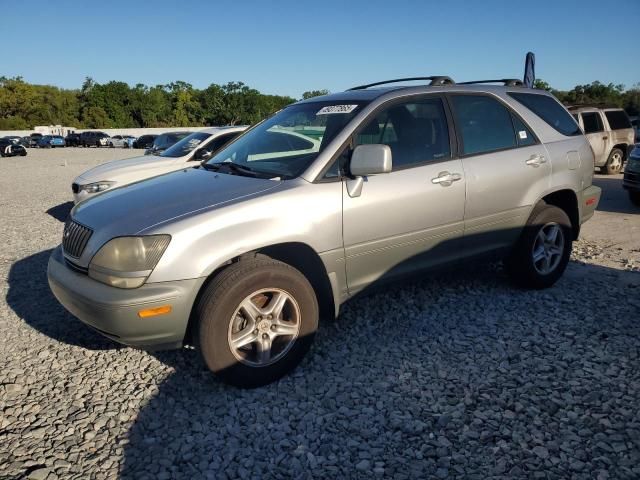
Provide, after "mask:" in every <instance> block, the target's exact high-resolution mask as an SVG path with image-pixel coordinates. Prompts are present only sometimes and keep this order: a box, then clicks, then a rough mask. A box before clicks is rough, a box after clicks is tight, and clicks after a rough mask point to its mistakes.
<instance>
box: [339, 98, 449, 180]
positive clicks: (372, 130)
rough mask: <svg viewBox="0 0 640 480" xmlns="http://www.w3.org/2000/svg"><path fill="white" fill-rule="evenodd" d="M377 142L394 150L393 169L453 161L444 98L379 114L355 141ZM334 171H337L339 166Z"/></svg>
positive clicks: (403, 105)
mask: <svg viewBox="0 0 640 480" xmlns="http://www.w3.org/2000/svg"><path fill="white" fill-rule="evenodd" d="M376 143H381V144H385V145H388V146H389V148H391V156H392V159H393V169H394V170H398V169H401V168H407V167H411V166H414V165H418V164H421V163H424V162H428V161H431V160H442V159H446V158H450V157H451V150H450V148H449V130H448V126H447V119H446V115H445V112H444V106H443V104H442V99H440V98H430V99H425V100H416V101H412V102H408V103H401V104H395V105H393V106H391V107H388V108H386V109H384V110H382V111H380V112H379V113H378V114H377V115H376V116H375V118H373V119H372V120H371V121H370V122H369V123H368V124H367V125H366V126H365V127H364V129H362V130H361V131H360V132H359V133H358V136H357V138H356V141H355V144H356V145H366V144H376ZM332 169H334V170H335V171H337V169H338V167H337V165H334V166H332ZM334 173H335V172H334Z"/></svg>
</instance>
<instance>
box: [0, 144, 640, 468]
mask: <svg viewBox="0 0 640 480" xmlns="http://www.w3.org/2000/svg"><path fill="white" fill-rule="evenodd" d="M136 153H137V152H131V151H126V150H107V149H104V150H96V149H91V150H86V149H66V150H54V151H40V150H35V151H34V150H30V151H29V156H28V157H27V158H15V159H7V158H3V159H1V160H0V208H1V216H0V218H1V220H2V222H1V225H2V228H1V229H0V276H1V278H2V279H3V281H2V284H1V288H2V295H1V297H2V300H0V330H1V331H2V335H1V336H0V478H3V479H13V478H32V479H45V478H48V479H52V478H79V479H80V478H83V479H84V478H95V479H101V478H104V479H106V478H116V477H119V476H122V477H124V478H136V479H145V478H149V479H151V478H154V479H170V478H189V479H191V478H216V479H217V478H242V479H246V478H257V479H261V478H287V479H288V478H394V479H408V478H464V479H474V478H477V479H483V480H484V479H488V478H509V479H512V478H534V479H537V478H540V479H547V478H559V479H573V478H576V479H577V478H581V479H582V478H585V479H598V480H605V479H625V478H628V479H631V478H639V477H640V326H639V324H638V322H639V320H640V295H639V294H640V273H639V267H640V236H639V235H638V233H637V232H638V231H639V230H638V229H639V228H640V211H633V210H630V209H629V208H630V207H629V205H627V204H626V203H624V198H623V197H621V200H620V202H618V203H616V201H615V200H614V201H611V202H608V201H607V202H608V203H607V204H606V208H605V210H606V211H603V212H596V216H595V217H594V219H593V220H592V221H591V222H590V224H588V228H585V231H584V239H583V240H581V241H579V242H578V243H576V244H575V252H574V256H573V260H572V262H571V264H570V266H569V269H568V271H567V273H566V275H565V276H564V277H563V279H561V281H560V282H559V283H558V284H557V285H556V286H555V287H554V288H552V289H550V290H546V291H541V292H531V291H522V290H517V289H514V288H513V287H511V286H510V284H509V283H508V282H507V280H506V277H505V275H504V273H503V272H502V270H501V268H500V267H499V266H498V265H487V266H483V267H482V268H476V269H473V271H470V272H464V273H461V272H452V273H449V274H446V275H444V276H441V277H439V278H438V279H437V280H436V279H425V280H423V281H421V282H414V283H407V284H404V285H400V286H397V287H394V288H391V289H388V290H387V291H386V292H384V293H378V294H374V295H371V296H368V297H363V298H360V299H357V300H354V301H352V302H351V303H349V304H347V305H345V306H344V307H343V310H342V314H341V316H340V318H339V320H338V321H337V322H330V321H329V322H325V323H324V324H322V325H321V329H320V332H319V334H318V337H317V341H316V344H315V346H314V348H313V349H312V351H311V353H310V354H309V355H308V357H307V358H306V360H305V361H304V362H303V363H302V365H301V366H300V367H299V368H298V369H297V370H296V371H295V372H294V373H293V374H292V375H290V376H289V377H287V378H285V379H283V380H281V381H280V382H278V383H276V384H273V385H270V386H267V387H265V388H261V389H256V390H250V391H242V390H237V389H234V388H231V387H227V386H225V385H223V384H221V383H220V382H219V381H217V380H216V379H215V378H214V377H213V376H212V375H210V374H209V373H208V371H207V370H206V369H205V368H204V366H203V364H202V362H201V361H200V359H199V356H198V353H197V352H196V351H194V350H190V349H184V350H182V351H174V352H162V353H153V354H152V353H146V352H142V351H137V350H133V349H130V348H123V347H119V346H117V345H115V344H114V343H112V342H110V341H109V340H106V339H104V338H102V337H101V336H99V335H98V334H96V333H93V332H92V331H91V330H89V329H88V328H86V327H84V326H83V325H82V324H81V323H79V321H77V320H75V319H74V318H73V317H72V316H70V315H69V314H67V313H66V312H65V311H64V310H63V309H62V307H61V306H59V305H58V304H57V302H56V301H55V300H54V298H53V297H52V295H51V294H50V293H49V288H48V286H47V283H46V262H47V258H48V255H49V252H50V249H51V248H53V247H54V246H55V245H56V244H57V243H58V242H59V239H60V236H61V232H62V226H63V224H62V222H61V219H63V218H64V216H65V215H66V212H68V209H69V208H70V204H69V203H68V201H69V200H70V191H69V190H70V187H69V186H70V183H71V180H72V179H73V178H74V176H75V175H77V174H79V173H81V172H82V171H83V170H85V169H86V168H88V167H89V166H90V165H91V164H94V163H99V162H102V161H106V160H109V159H112V158H116V157H124V156H131V155H133V154H136ZM65 158H66V159H67V166H63V165H64V159H65ZM615 178H618V182H617V183H616V182H610V180H615ZM606 180H607V181H606V183H607V187H606V188H609V189H612V190H611V192H613V193H611V192H608V193H607V195H609V193H611V194H612V195H613V196H614V197H615V196H616V195H617V193H615V191H614V190H613V189H618V188H620V185H619V177H614V178H607V179H606ZM603 182H604V180H603ZM607 198H608V197H607ZM600 225H605V226H606V228H603V227H601V226H600ZM617 229H622V231H620V232H618V230H617ZM628 229H631V230H628ZM630 232H631V233H630ZM633 232H635V233H633ZM620 235H622V237H624V238H621V237H620Z"/></svg>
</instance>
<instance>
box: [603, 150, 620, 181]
mask: <svg viewBox="0 0 640 480" xmlns="http://www.w3.org/2000/svg"><path fill="white" fill-rule="evenodd" d="M623 159H624V154H623V153H622V150H620V149H619V148H614V149H613V150H611V153H610V154H609V158H608V159H607V163H605V164H604V167H602V168H601V169H600V170H601V173H606V174H607V175H615V174H616V173H620V170H622V160H623Z"/></svg>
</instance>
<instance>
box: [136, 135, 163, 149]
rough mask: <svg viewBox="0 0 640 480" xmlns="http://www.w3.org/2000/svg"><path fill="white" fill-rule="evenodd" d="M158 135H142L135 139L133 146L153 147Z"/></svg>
mask: <svg viewBox="0 0 640 480" xmlns="http://www.w3.org/2000/svg"><path fill="white" fill-rule="evenodd" d="M156 138H158V135H142V136H140V137H138V139H137V140H134V141H133V148H145V149H147V148H151V146H152V145H153V142H154V140H155V139H156Z"/></svg>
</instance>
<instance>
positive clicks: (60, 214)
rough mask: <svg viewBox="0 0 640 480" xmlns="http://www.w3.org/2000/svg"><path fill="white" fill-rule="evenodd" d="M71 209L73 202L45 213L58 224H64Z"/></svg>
mask: <svg viewBox="0 0 640 480" xmlns="http://www.w3.org/2000/svg"><path fill="white" fill-rule="evenodd" d="M72 208H73V202H64V203H61V204H60V205H56V206H55V207H51V208H50V209H49V210H47V213H48V214H49V215H51V216H52V217H53V218H55V219H56V220H58V221H59V222H62V223H64V222H65V221H66V220H67V217H68V216H69V212H71V209H72Z"/></svg>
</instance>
